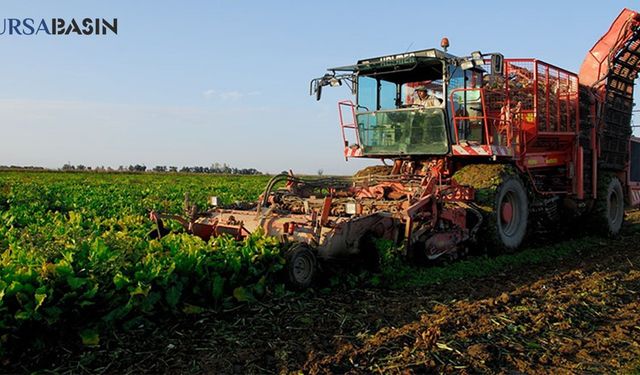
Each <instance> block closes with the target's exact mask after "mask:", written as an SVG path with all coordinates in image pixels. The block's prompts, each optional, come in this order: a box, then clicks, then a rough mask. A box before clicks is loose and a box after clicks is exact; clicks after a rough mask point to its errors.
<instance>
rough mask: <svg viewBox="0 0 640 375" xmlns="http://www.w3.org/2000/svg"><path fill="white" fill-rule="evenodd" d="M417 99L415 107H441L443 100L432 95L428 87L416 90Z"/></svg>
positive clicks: (420, 87) (414, 102) (419, 87)
mask: <svg viewBox="0 0 640 375" xmlns="http://www.w3.org/2000/svg"><path fill="white" fill-rule="evenodd" d="M415 92H416V95H417V97H416V98H415V99H414V100H413V106H414V107H440V106H441V105H442V100H441V99H439V98H438V97H437V96H435V95H434V94H433V93H430V92H429V90H428V89H427V87H426V86H418V87H416V88H415Z"/></svg>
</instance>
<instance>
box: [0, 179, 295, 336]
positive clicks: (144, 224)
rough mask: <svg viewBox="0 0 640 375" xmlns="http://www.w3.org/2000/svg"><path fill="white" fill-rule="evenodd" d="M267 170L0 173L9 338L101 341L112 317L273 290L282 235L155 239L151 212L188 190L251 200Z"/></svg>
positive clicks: (1, 329)
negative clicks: (73, 336) (58, 334)
mask: <svg viewBox="0 0 640 375" xmlns="http://www.w3.org/2000/svg"><path fill="white" fill-rule="evenodd" d="M267 180H268V177H266V176H256V177H246V176H244V177H234V176H202V175H176V174H97V173H47V172H29V173H25V172H2V173H0V254H2V259H1V262H2V263H1V265H0V334H1V335H2V336H1V337H2V342H5V343H6V342H10V341H11V339H12V338H13V337H17V336H23V335H25V334H30V333H33V332H40V333H45V332H55V331H58V330H61V329H62V330H65V331H67V332H68V331H70V332H75V333H77V334H79V335H80V337H81V338H82V341H83V342H84V343H85V344H87V345H92V344H97V343H98V341H99V337H100V336H99V332H101V331H102V330H103V329H104V328H105V327H109V326H111V325H113V324H115V323H118V322H123V321H124V322H126V321H128V320H131V319H135V318H136V317H138V316H144V315H145V314H151V313H154V312H158V311H172V310H178V309H179V310H182V311H187V312H188V311H197V310H198V309H200V308H201V306H207V307H211V306H214V307H215V306H220V307H222V306H224V305H225V304H228V303H230V302H231V301H237V300H241V301H242V300H248V299H253V298H254V296H255V297H257V296H259V295H262V294H264V293H268V292H270V290H269V288H271V287H276V286H274V285H272V284H270V282H271V280H270V278H269V275H270V274H272V273H274V272H276V271H277V270H279V269H280V268H281V267H282V264H283V259H282V257H281V256H280V249H279V247H278V246H277V242H276V241H275V240H274V239H270V238H265V237H261V236H257V235H256V236H254V237H251V238H249V239H247V240H246V241H245V242H244V243H240V244H238V243H235V242H234V241H233V240H231V239H228V238H217V239H213V240H212V241H211V243H209V244H207V243H205V242H203V241H202V240H201V239H199V238H197V237H194V236H190V235H187V234H176V235H169V236H166V237H164V238H162V240H160V241H157V240H150V239H149V238H147V233H148V232H149V231H150V230H152V229H153V223H152V222H151V221H150V220H149V219H148V218H147V216H148V213H149V211H150V210H152V209H154V210H161V211H164V212H171V213H182V207H183V201H184V195H185V193H187V192H188V193H189V194H190V199H191V201H192V202H193V203H196V204H198V205H199V206H201V207H206V202H207V200H208V197H209V196H211V195H216V196H218V197H220V199H221V200H222V202H225V203H232V202H234V201H237V200H240V201H243V200H250V201H251V200H255V199H256V198H257V197H258V195H259V194H260V193H261V192H262V189H263V188H264V185H265V184H266V182H267ZM277 287H278V288H282V286H281V285H277ZM43 336H44V335H43ZM38 338H39V337H36V340H37V339H38Z"/></svg>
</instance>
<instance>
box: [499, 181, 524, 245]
mask: <svg viewBox="0 0 640 375" xmlns="http://www.w3.org/2000/svg"><path fill="white" fill-rule="evenodd" d="M492 216H493V218H494V220H495V223H494V226H495V228H494V230H495V233H494V236H495V240H496V241H495V242H496V244H497V245H498V246H499V247H501V248H502V250H506V251H513V250H515V249H517V248H518V247H520V245H521V244H522V241H523V240H524V237H525V235H526V234H527V221H528V219H529V202H528V199H527V192H526V190H525V188H524V185H523V184H522V182H521V181H520V179H519V178H517V177H515V176H509V177H507V178H505V180H504V181H503V182H502V184H500V185H499V186H498V189H497V190H496V200H495V206H494V213H493V215H492Z"/></svg>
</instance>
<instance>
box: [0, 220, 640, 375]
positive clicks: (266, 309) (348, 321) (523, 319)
mask: <svg viewBox="0 0 640 375" xmlns="http://www.w3.org/2000/svg"><path fill="white" fill-rule="evenodd" d="M340 289H341V288H334V289H333V290H331V291H327V292H324V293H323V292H320V291H317V292H313V293H309V294H307V295H303V296H300V295H297V296H288V297H286V298H282V299H280V300H276V301H268V302H264V303H261V304H258V305H255V304H254V305H252V306H242V307H239V308H237V309H235V310H234V311H226V312H224V313H208V314H201V315H195V316H188V317H184V318H181V319H180V320H171V321H155V322H154V323H149V322H147V323H144V324H141V325H139V326H138V327H136V328H135V329H133V330H129V331H126V332H124V331H120V332H118V333H116V334H114V335H113V336H112V337H106V338H104V339H103V340H102V342H101V345H100V347H99V348H96V349H90V350H86V349H85V351H84V352H83V351H80V350H77V349H74V348H73V347H68V346H67V347H59V348H48V349H46V350H44V351H42V352H41V353H39V354H35V353H25V355H29V357H30V360H29V361H26V360H25V361H20V362H21V364H8V363H5V365H9V368H10V369H11V370H10V371H24V370H36V369H43V368H47V369H49V370H54V371H57V372H70V373H83V372H86V373H89V372H91V373H142V372H147V373H165V372H176V373H177V372H180V373H184V372H189V373H290V372H292V373H299V372H300V371H301V372H302V373H311V374H315V373H355V374H357V373H385V374H388V373H425V372H427V373H428V372H436V373H440V372H445V373H470V374H471V373H545V374H547V373H612V372H622V373H625V372H627V373H638V372H639V371H640V361H639V360H640V213H639V212H632V213H629V214H628V216H627V225H626V227H625V229H624V231H623V235H622V236H621V237H620V238H617V239H614V240H607V239H602V240H596V241H594V242H592V243H591V245H589V246H585V247H584V248H583V249H580V250H579V251H577V252H573V253H571V254H570V255H569V256H568V257H567V258H566V259H563V260H562V261H561V262H557V261H554V262H547V263H541V264H536V265H534V266H525V267H519V268H511V267H507V268H505V269H504V270H503V271H502V272H500V273H499V274H496V275H492V276H491V277H482V278H475V279H468V280H461V281H454V282H448V283H446V284H441V285H433V286H431V287H428V288H423V289H421V290H415V289H410V290H389V289H379V288H368V289H349V288H343V290H340ZM52 358H55V359H52ZM25 359H26V358H25Z"/></svg>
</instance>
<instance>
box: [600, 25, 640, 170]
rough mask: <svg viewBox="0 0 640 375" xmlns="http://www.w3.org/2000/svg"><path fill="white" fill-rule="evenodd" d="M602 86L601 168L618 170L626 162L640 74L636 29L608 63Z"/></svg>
mask: <svg viewBox="0 0 640 375" xmlns="http://www.w3.org/2000/svg"><path fill="white" fill-rule="evenodd" d="M609 63H610V65H609V66H610V68H609V74H608V76H607V82H606V104H605V107H604V109H603V115H602V118H603V120H604V122H605V124H604V125H605V126H604V127H603V131H602V139H601V145H602V151H603V153H602V154H603V159H604V160H603V162H604V166H605V167H609V168H615V169H622V168H624V165H625V163H626V161H627V152H628V151H627V145H628V142H629V137H630V136H631V132H632V131H631V117H632V109H633V89H634V81H635V79H636V78H637V76H638V71H639V70H640V28H636V29H635V30H634V31H633V33H632V35H631V37H630V38H629V40H628V41H627V42H626V43H624V44H623V45H622V47H621V48H620V49H619V50H618V51H616V53H615V55H614V56H613V57H612V59H611V60H610V62H609Z"/></svg>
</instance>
